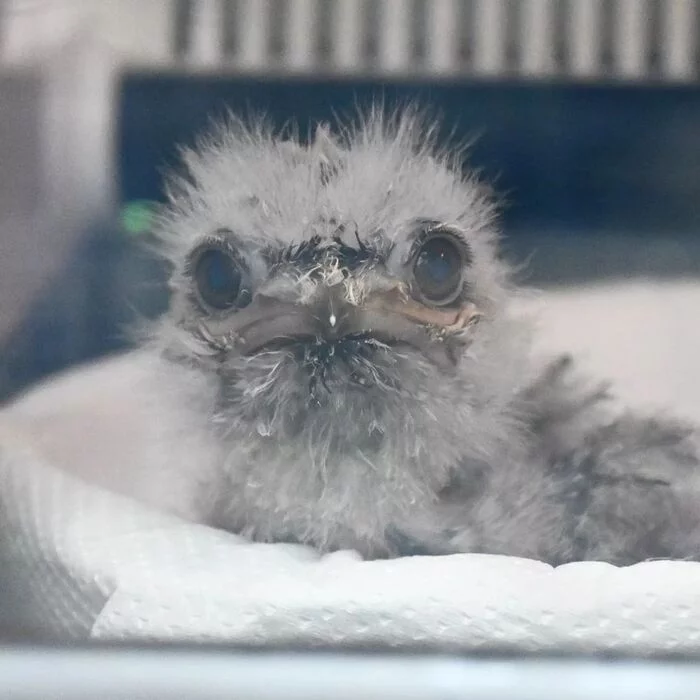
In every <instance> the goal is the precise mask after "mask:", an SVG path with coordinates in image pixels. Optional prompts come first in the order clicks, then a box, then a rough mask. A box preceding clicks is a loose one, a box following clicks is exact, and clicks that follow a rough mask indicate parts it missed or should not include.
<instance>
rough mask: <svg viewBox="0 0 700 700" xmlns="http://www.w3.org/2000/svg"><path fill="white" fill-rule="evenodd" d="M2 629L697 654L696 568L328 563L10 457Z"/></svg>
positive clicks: (445, 560) (5, 484) (2, 506)
mask: <svg viewBox="0 0 700 700" xmlns="http://www.w3.org/2000/svg"><path fill="white" fill-rule="evenodd" d="M0 582H1V584H2V585H1V586H0V590H2V605H3V610H2V616H3V618H4V619H5V620H8V621H10V622H11V623H13V624H15V625H17V626H20V627H23V628H25V629H27V630H31V631H32V632H34V633H37V634H42V635H48V636H62V637H66V636H67V637H73V638H87V637H92V638H102V639H113V638H121V639H124V638H129V639H134V638H141V639H160V640H173V639H178V640H179V639H188V640H218V641H224V640H226V641H230V642H237V643H244V644H284V643H301V644H304V645H326V644H331V645H338V644H348V645H352V644H378V645H388V646H391V647H411V646H421V647H423V646H435V647H447V648H452V649H461V650H472V649H484V648H491V647H497V648H516V649H522V650H528V651H535V650H557V651H562V650H572V651H597V650H618V651H625V652H637V653H654V652H667V651H676V652H681V651H682V652H698V651H700V564H697V563H689V562H663V561H658V562H649V563H644V564H638V565H636V566H633V567H629V568H624V569H622V568H616V567H613V566H610V565H608V564H602V563H596V562H586V563H581V564H571V565H567V566H562V567H559V568H558V569H552V568H551V567H550V566H548V565H546V564H542V563H540V562H535V561H527V560H522V559H514V558H508V557H496V556H486V555H453V556H446V557H432V558H430V557H414V558H406V559H399V560H393V561H373V562H363V561H360V560H359V559H358V558H357V557H356V556H354V555H353V554H352V553H350V552H340V553H336V554H333V555H329V556H325V557H319V556H318V555H317V554H316V553H315V552H313V551H311V550H309V549H306V548H303V547H297V546H290V545H261V544H249V543H247V542H245V541H244V540H242V539H241V538H239V537H236V536H233V535H229V534H226V533H223V532H219V531H216V530H213V529H210V528H206V527H203V526H199V525H192V524H189V523H187V522H185V521H182V520H179V519H177V518H174V517H170V516H165V515H162V514H159V513H157V512H154V511H151V510H149V509H148V508H145V507H143V506H141V505H139V504H137V503H135V502H132V501H129V500H128V499H126V498H122V497H120V496H116V495H113V494H111V493H109V492H107V491H103V490H100V489H97V488H95V487H92V486H89V485H87V484H84V483H82V482H81V481H79V480H77V479H74V478H72V477H69V476H66V475H65V474H62V473H61V472H59V471H57V470H55V469H53V468H51V467H50V466H48V465H47V464H43V463H41V461H40V460H38V459H37V458H36V457H33V456H32V455H31V452H29V451H24V450H23V449H22V448H21V447H18V446H14V447H13V446H9V447H6V448H5V449H4V450H3V452H2V458H1V459H0Z"/></svg>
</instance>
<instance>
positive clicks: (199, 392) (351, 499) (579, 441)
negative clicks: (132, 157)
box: [126, 115, 700, 563]
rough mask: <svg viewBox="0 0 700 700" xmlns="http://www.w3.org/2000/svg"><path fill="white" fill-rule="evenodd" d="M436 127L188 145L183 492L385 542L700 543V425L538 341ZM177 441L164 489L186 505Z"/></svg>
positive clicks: (182, 314) (180, 379)
mask: <svg viewBox="0 0 700 700" xmlns="http://www.w3.org/2000/svg"><path fill="white" fill-rule="evenodd" d="M428 131H429V130H427V131H426V129H425V128H424V122H421V120H419V119H416V118H415V117H414V116H411V115H403V116H399V117H396V118H393V119H391V118H382V117H380V116H376V115H374V116H370V117H368V118H367V119H365V120H364V121H363V122H362V124H361V125H360V126H358V127H357V128H353V129H346V130H344V131H341V133H340V135H339V136H338V137H337V138H334V137H331V135H330V134H329V132H327V131H326V130H319V131H318V132H317V134H316V137H315V139H312V141H311V143H310V144H309V145H302V144H300V143H299V142H297V141H295V140H284V139H281V138H278V137H276V136H275V135H274V134H273V133H272V132H270V131H266V130H265V129H263V128H256V129H253V130H250V129H247V128H245V127H243V126H242V125H240V124H232V125H229V126H228V127H226V128H225V129H223V130H221V131H220V132H219V133H218V135H217V136H216V137H215V138H213V139H212V140H211V141H209V142H208V143H206V144H204V145H202V147H201V148H200V149H199V150H198V151H197V152H190V153H188V154H187V155H186V158H185V160H186V165H187V175H186V176H185V177H184V178H182V179H181V180H178V181H176V182H175V183H174V185H173V189H172V198H171V204H170V207H169V209H168V210H167V212H166V213H165V214H164V216H163V219H162V222H161V224H160V230H161V233H162V238H163V241H164V244H165V247H164V249H165V251H166V255H167V256H168V258H169V259H170V261H171V263H172V266H173V276H172V288H173V296H172V304H171V308H170V311H169V312H168V313H167V314H166V315H165V316H164V317H163V318H162V319H161V320H160V321H159V322H158V324H157V325H156V326H155V327H154V329H153V332H152V333H151V336H150V339H149V340H148V342H147V344H146V352H147V353H149V354H150V355H151V356H152V357H153V358H154V362H155V363H156V365H157V367H158V370H157V373H158V377H157V381H156V380H155V379H156V378H155V377H154V381H153V382H152V390H153V396H154V401H156V402H157V403H158V406H160V407H161V408H158V409H157V410H158V411H161V409H162V408H163V407H165V409H164V412H161V413H159V416H160V419H159V421H157V425H158V426H160V427H159V428H158V429H159V430H161V433H162V431H163V430H166V432H167V430H168V429H169V430H170V431H171V433H172V435H173V436H175V435H176V434H177V435H178V436H182V435H183V434H187V435H189V437H190V442H193V443H196V444H197V445H200V446H201V451H200V452H199V453H198V454H199V457H198V460H197V464H196V465H195V467H193V466H192V465H190V467H189V469H190V470H191V471H190V478H189V481H186V483H187V484H189V486H188V487H187V489H185V491H186V492H187V493H186V498H185V500H186V501H187V503H188V505H187V507H186V508H184V507H183V508H180V510H181V511H183V512H185V514H187V515H188V517H192V518H194V519H197V520H201V521H203V522H206V523H209V524H213V525H216V526H219V527H222V528H225V529H228V530H231V531H233V532H236V533H241V534H243V535H245V536H248V537H250V538H251V539H253V540H256V541H266V542H270V541H293V542H301V543H305V544H309V545H312V546H314V547H317V548H319V549H321V550H324V551H328V550H333V549H339V548H354V549H357V550H358V551H360V552H361V553H362V554H363V555H365V556H367V557H383V556H398V555H402V554H409V553H428V554H440V553H450V552H459V551H478V552H492V553H499V554H513V555H520V556H526V557H533V558H539V559H544V560H546V561H550V562H555V563H559V562H564V561H571V560H577V559H586V558H594V559H603V560H607V561H611V562H615V563H627V562H632V561H638V560H642V559H646V558H650V557H684V558H686V557H688V558H697V557H698V556H699V555H700V538H699V535H700V529H699V527H698V526H699V525H700V491H699V487H700V479H699V477H700V471H699V465H698V452H697V443H696V439H695V433H694V432H693V431H692V430H690V429H687V428H685V427H684V426H681V425H676V424H673V423H671V422H668V423H664V422H659V421H657V420H655V419H649V420H646V419H642V418H635V417H628V416H623V417H622V418H615V417H613V416H611V415H609V414H608V411H607V408H606V406H605V396H604V392H603V391H601V390H600V389H599V388H598V385H596V384H588V383H587V382H586V381H584V380H581V379H579V378H578V377H577V376H576V372H575V368H573V367H572V365H571V362H570V361H568V360H566V359H561V360H557V359H555V360H553V361H552V362H551V363H550V364H548V365H546V366H540V365H538V364H537V363H536V362H535V361H534V360H533V359H532V355H531V353H530V333H531V329H530V327H529V324H528V322H527V320H526V319H521V318H517V317H514V316H513V315H512V314H511V313H510V311H509V309H510V301H511V299H512V298H513V296H514V295H515V294H516V290H515V288H514V287H513V285H512V283H511V279H510V271H509V268H508V266H507V265H506V264H505V263H503V262H502V261H501V260H500V259H499V258H498V255H497V236H496V234H495V232H494V229H493V225H494V217H493V206H492V204H491V201H490V198H489V196H488V194H487V193H486V191H485V190H484V189H483V188H482V186H481V185H480V184H478V183H477V181H476V180H475V179H474V178H473V177H472V176H471V175H468V176H465V175H464V174H463V173H462V172H461V169H460V168H461V164H460V163H459V160H458V158H457V157H456V156H454V155H451V154H449V153H445V152H441V151H440V150H438V149H436V148H435V147H434V144H433V140H432V138H431V136H430V134H429V133H427V132H428ZM156 365H154V366H156ZM156 397H157V398H156ZM154 406H155V404H154ZM154 410H156V409H155V408H154ZM161 437H162V436H161ZM169 442H170V441H169V440H168V439H167V437H166V438H163V442H162V443H161V444H164V445H166V446H167V444H168V443H169ZM176 442H177V441H176V440H173V441H172V442H171V443H170V444H176ZM164 454H168V453H167V449H166V450H165V452H164ZM179 459H180V457H179V456H178V455H176V454H173V455H172V460H170V461H168V463H167V464H165V465H161V466H164V468H163V469H161V474H162V475H165V476H163V478H162V481H161V483H160V485H159V486H158V487H157V488H152V489H150V493H149V494H148V495H147V496H145V498H146V500H149V501H151V502H156V503H158V502H160V505H163V506H164V507H173V508H174V509H175V510H178V508H177V507H174V506H173V505H172V503H173V498H172V495H171V494H168V483H175V482H176V481H177V478H179V477H178V474H177V472H178V469H179V467H178V464H179V461H178V460H179ZM161 461H162V460H161ZM192 470H193V471H192ZM139 488H140V487H137V486H136V485H134V486H133V487H131V491H132V492H133V493H132V495H135V496H137V497H144V493H143V490H142V491H141V493H139ZM126 490H129V487H127V488H126Z"/></svg>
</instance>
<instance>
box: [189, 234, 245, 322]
mask: <svg viewBox="0 0 700 700" xmlns="http://www.w3.org/2000/svg"><path fill="white" fill-rule="evenodd" d="M191 270H192V278H193V281H194V284H195V287H196V291H197V295H198V296H199V299H200V300H201V301H202V302H203V303H204V304H205V305H206V306H207V307H209V308H211V309H215V310H217V311H224V310H226V309H230V308H233V307H236V308H242V307H244V306H247V305H248V304H249V303H250V301H251V293H250V289H249V286H248V284H247V277H248V274H247V272H248V271H247V269H246V267H245V265H244V264H243V263H242V262H241V261H240V260H239V259H238V258H237V257H236V256H235V255H234V254H233V253H232V252H231V251H229V250H226V249H223V248H220V247H215V246H209V247H205V248H202V249H200V250H198V251H196V254H195V256H194V257H193V259H192V264H191Z"/></svg>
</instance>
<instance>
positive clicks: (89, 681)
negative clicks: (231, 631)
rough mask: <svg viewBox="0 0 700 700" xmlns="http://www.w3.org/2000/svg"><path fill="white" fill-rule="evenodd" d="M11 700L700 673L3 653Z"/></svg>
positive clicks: (199, 654)
mask: <svg viewBox="0 0 700 700" xmlns="http://www.w3.org/2000/svg"><path fill="white" fill-rule="evenodd" d="M0 685H1V686H2V689H3V690H2V696H3V698H7V699H8V700H20V699H21V700H39V699H41V700H53V699H54V698H55V699H58V698H71V699H72V700H83V699H85V700H88V699H90V700H93V699H94V698H100V700H117V698H119V699H120V700H122V699H123V700H127V699H129V700H140V699H142V698H149V699H152V700H156V699H161V698H162V699H163V700H166V699H169V698H173V699H174V698H178V699H181V698H187V699H188V700H190V699H191V700H215V699H218V698H237V699H238V700H253V699H255V700H263V699H264V700H291V699H294V700H296V699H299V700H302V699H303V700H316V699H318V700H327V699H328V698H335V699H337V700H357V699H359V698H362V699H369V698H382V699H383V700H392V699H394V698H396V699H397V700H399V699H401V700H422V699H425V700H428V698H430V699H433V698H435V699H438V698H439V699H441V700H448V699H451V698H474V699H477V698H478V699H479V700H550V699H551V700H554V699H555V698H556V699H557V700H558V699H559V698H563V697H566V698H567V699H568V700H594V699H595V700H607V699H608V698H610V699H611V700H613V699H614V700H628V699H629V700H632V699H634V700H651V699H652V698H654V699H655V700H656V699H658V698H663V699H664V700H681V699H686V698H687V699H690V698H696V697H697V689H698V687H700V666H698V665H689V664H681V663H655V664H651V663H647V664H645V663H640V662H633V661H627V662H617V663H612V662H607V663H606V662H596V661H592V660H585V661H566V660H562V661H552V660H540V661H538V660H520V661H518V660H507V659H502V660H487V659H484V660H465V659H459V658H449V657H430V656H425V657H423V656H409V657H399V656H395V657H392V656H382V655H375V656H369V655H368V656H359V655H331V654H307V655H300V654H297V655H291V654H284V653H279V654H275V653H273V654H260V655H255V654H242V653H234V652H229V653H226V652H224V651H221V650H219V651H213V650H212V651H210V652H206V651H203V650H198V651H193V650H190V651H185V650H180V651H167V650H150V651H149V650H144V649H140V650H128V649H121V650H106V649H102V648H97V649H95V650H92V651H91V650H86V649H81V650H61V649H53V650H51V649H45V650H31V649H3V650H1V653H0Z"/></svg>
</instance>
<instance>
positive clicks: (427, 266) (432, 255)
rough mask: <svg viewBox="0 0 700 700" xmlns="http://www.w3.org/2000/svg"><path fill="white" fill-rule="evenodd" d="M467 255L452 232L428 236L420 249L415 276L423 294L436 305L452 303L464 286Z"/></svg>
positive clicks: (419, 289)
mask: <svg viewBox="0 0 700 700" xmlns="http://www.w3.org/2000/svg"><path fill="white" fill-rule="evenodd" d="M463 267H464V255H463V252H462V247H461V246H460V244H459V242H458V241H457V240H455V238H454V236H452V235H449V234H437V235H434V236H431V237H430V238H428V240H427V241H425V242H424V243H423V244H422V245H421V247H420V248H419V249H418V251H417V253H416V257H415V262H414V264H413V276H414V279H415V282H416V284H417V285H418V291H419V292H420V294H421V296H422V297H423V298H424V299H425V300H426V301H429V302H432V303H433V304H438V305H441V304H449V303H450V302H451V301H454V299H455V298H456V297H457V295H458V294H459V292H460V291H461V287H462V273H463Z"/></svg>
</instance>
